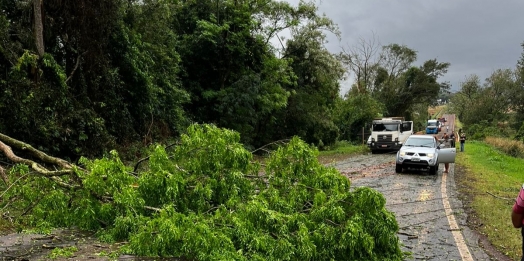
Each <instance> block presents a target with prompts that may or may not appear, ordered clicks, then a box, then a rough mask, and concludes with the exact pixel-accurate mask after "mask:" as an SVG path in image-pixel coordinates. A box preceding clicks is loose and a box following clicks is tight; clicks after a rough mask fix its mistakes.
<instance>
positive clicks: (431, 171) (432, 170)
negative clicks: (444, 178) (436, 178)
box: [429, 165, 438, 175]
mask: <svg viewBox="0 0 524 261" xmlns="http://www.w3.org/2000/svg"><path fill="white" fill-rule="evenodd" d="M437 170H438V165H437V166H430V167H429V174H430V175H437Z"/></svg>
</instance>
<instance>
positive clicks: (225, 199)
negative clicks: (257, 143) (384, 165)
mask: <svg viewBox="0 0 524 261" xmlns="http://www.w3.org/2000/svg"><path fill="white" fill-rule="evenodd" d="M239 140H240V137H239V134H238V133H236V132H234V131H230V130H224V129H219V128H217V127H214V126H211V125H193V126H191V127H190V128H188V130H187V133H186V134H185V135H182V136H181V138H180V142H178V143H177V144H176V145H174V146H171V147H170V148H168V149H166V148H165V147H163V146H160V145H155V146H152V147H151V148H150V156H149V157H148V158H147V163H148V166H147V168H144V170H143V171H141V172H138V171H137V170H136V168H135V169H133V168H132V167H128V166H126V165H125V164H123V163H122V161H121V160H120V158H119V157H118V153H117V152H115V151H112V152H111V153H110V154H109V155H108V156H107V157H104V158H102V159H96V160H89V159H85V158H83V159H81V160H80V162H79V165H75V164H72V163H70V162H67V161H65V160H63V159H59V158H54V157H52V156H49V155H47V154H45V153H43V152H41V151H39V150H36V149H35V148H33V147H32V146H30V145H28V144H25V143H23V142H20V141H17V140H14V139H12V138H10V137H7V136H5V135H1V136H0V150H1V151H2V152H3V153H4V155H5V156H6V157H7V158H8V159H9V160H11V161H12V162H14V163H16V164H17V165H15V166H14V167H12V168H11V169H10V170H9V171H8V172H7V173H5V176H4V180H5V182H6V184H7V186H6V187H7V189H6V190H5V191H4V192H3V193H2V194H1V197H2V202H6V203H3V206H0V207H1V208H2V209H6V208H7V207H9V208H10V209H13V210H16V211H15V212H13V213H18V214H19V216H18V217H17V219H16V220H18V222H26V223H25V224H27V225H31V226H34V227H37V228H52V227H79V228H81V229H87V230H94V231H98V232H99V235H100V236H101V239H103V240H107V241H126V242H128V244H126V245H125V247H124V248H123V249H122V250H123V251H125V252H129V253H133V254H137V255H142V256H175V257H184V258H187V259H191V260H402V259H403V258H404V254H403V253H402V251H401V250H400V246H399V240H398V237H397V234H396V233H397V232H398V225H397V222H396V220H395V217H394V215H393V214H392V213H391V212H389V211H387V210H386V209H385V199H384V197H383V196H382V195H381V194H380V193H378V192H376V191H374V190H372V189H369V188H357V189H355V190H353V191H350V182H349V180H348V179H347V178H345V177H343V176H342V175H340V174H339V173H338V172H337V171H336V170H335V169H334V168H328V167H325V166H323V165H322V164H320V163H319V162H318V161H317V158H316V157H317V151H316V150H315V149H312V148H310V147H309V146H308V145H307V144H305V143H304V142H303V141H301V140H300V139H298V138H293V139H292V140H291V141H290V142H289V144H287V145H286V146H282V147H280V148H278V149H277V150H276V151H274V152H272V153H271V155H270V157H269V158H268V159H267V160H266V161H265V162H264V164H260V163H259V162H256V161H254V160H253V156H252V154H251V153H250V152H249V151H247V150H246V149H245V148H244V147H243V146H242V144H240V143H239ZM12 148H13V149H14V151H21V152H23V153H24V154H25V155H28V157H26V158H23V157H19V156H17V155H16V154H15V153H14V152H13V150H12ZM142 161H144V160H142ZM8 205H9V206H8Z"/></svg>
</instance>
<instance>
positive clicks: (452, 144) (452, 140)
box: [449, 130, 456, 148]
mask: <svg viewBox="0 0 524 261" xmlns="http://www.w3.org/2000/svg"><path fill="white" fill-rule="evenodd" d="M449 141H450V143H449V145H450V146H451V147H452V148H455V141H456V138H455V130H451V134H450V135H449Z"/></svg>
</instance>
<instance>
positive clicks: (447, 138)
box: [435, 126, 524, 261]
mask: <svg viewBox="0 0 524 261" xmlns="http://www.w3.org/2000/svg"><path fill="white" fill-rule="evenodd" d="M448 131H449V126H446V132H445V133H444V135H442V140H443V141H444V145H445V146H446V145H447V146H449V147H451V148H455V147H456V143H455V142H456V141H457V138H456V136H455V130H452V131H451V134H450V135H448ZM458 137H459V142H460V151H462V152H463V151H464V144H465V143H466V133H464V132H463V131H462V129H459V132H458ZM435 139H436V140H437V142H438V138H437V136H435ZM448 144H449V145H448ZM448 170H449V163H444V173H448ZM523 261H524V260H523Z"/></svg>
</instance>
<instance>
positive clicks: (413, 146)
mask: <svg viewBox="0 0 524 261" xmlns="http://www.w3.org/2000/svg"><path fill="white" fill-rule="evenodd" d="M439 145H440V142H437V140H435V137H433V135H411V136H409V138H408V139H407V140H406V142H404V144H403V145H402V147H401V148H400V150H399V151H398V152H397V159H396V165H395V172H397V173H402V170H403V169H404V168H423V169H426V168H427V169H429V173H430V174H437V171H438V165H439V164H440V163H454V162H455V156H456V155H457V151H456V149H455V148H441V147H440V146H439Z"/></svg>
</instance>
